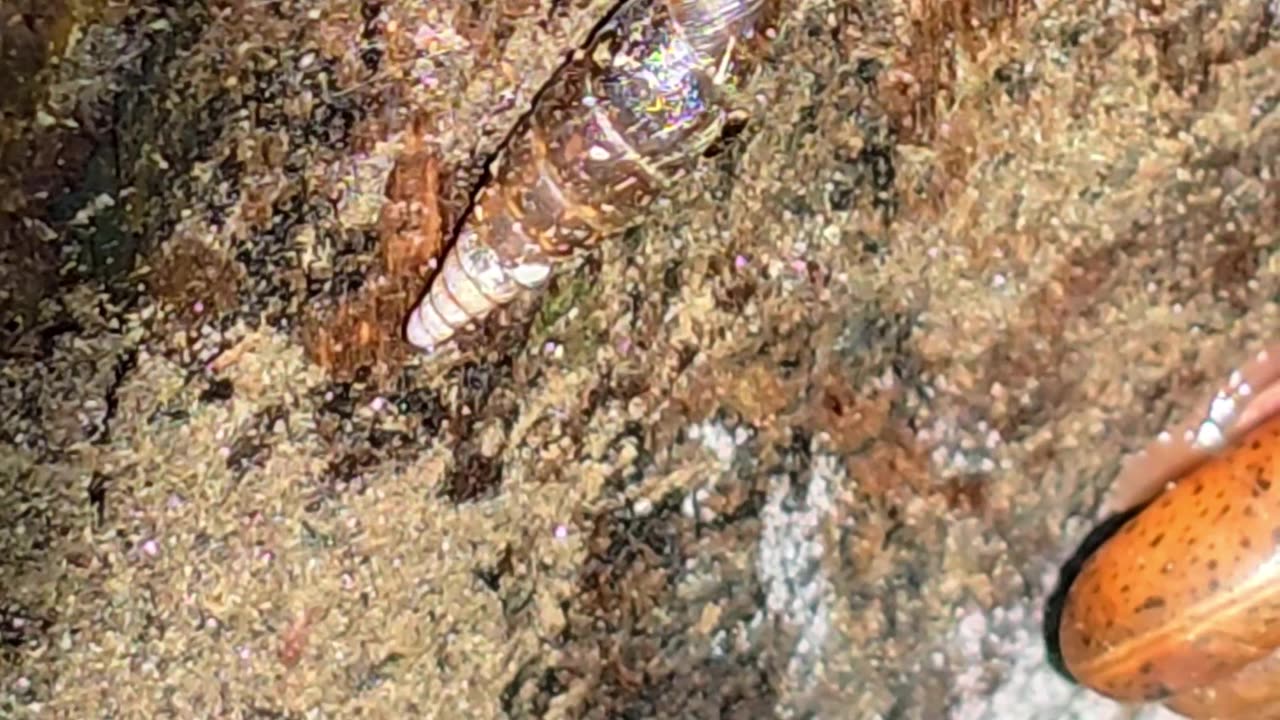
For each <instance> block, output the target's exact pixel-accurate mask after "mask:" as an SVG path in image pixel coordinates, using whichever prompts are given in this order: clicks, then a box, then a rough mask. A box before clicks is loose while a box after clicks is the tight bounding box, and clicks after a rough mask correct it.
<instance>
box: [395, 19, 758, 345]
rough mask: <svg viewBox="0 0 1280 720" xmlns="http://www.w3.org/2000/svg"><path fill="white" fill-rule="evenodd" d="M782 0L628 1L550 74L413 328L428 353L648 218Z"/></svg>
mask: <svg viewBox="0 0 1280 720" xmlns="http://www.w3.org/2000/svg"><path fill="white" fill-rule="evenodd" d="M781 5H782V0H665V1H664V0H628V2H625V3H624V4H623V5H622V6H621V7H620V8H619V9H618V11H617V12H616V13H615V14H614V16H613V17H612V18H610V19H609V21H608V22H606V23H604V24H603V25H602V26H601V27H600V28H599V29H598V30H597V32H595V33H594V34H593V35H592V37H591V38H590V39H589V40H588V41H587V43H586V45H585V47H584V48H583V52H579V53H577V54H576V55H575V56H574V58H573V60H571V61H570V62H569V63H568V64H566V65H565V66H564V67H562V68H561V69H560V70H559V71H558V72H557V73H556V75H555V76H554V77H553V78H552V80H551V82H550V83H549V86H548V87H547V88H546V90H545V91H544V93H543V97H542V98H541V99H540V101H539V102H538V103H537V105H536V106H535V107H534V108H533V110H532V112H531V113H530V114H529V115H528V116H526V117H525V118H524V119H522V120H521V124H520V126H518V127H517V128H516V132H515V133H513V139H512V140H511V142H510V143H509V144H508V145H507V147H506V148H505V149H504V150H503V153H502V157H501V159H500V160H499V166H498V168H497V170H496V172H495V173H494V179H493V181H492V182H491V183H489V184H488V185H486V186H485V187H484V188H482V189H481V190H480V192H479V194H478V195H477V196H476V198H475V202H474V204H473V206H472V208H471V211H470V213H469V214H468V215H467V217H466V219H465V220H464V221H463V224H462V227H461V229H460V230H459V232H458V236H457V238H456V241H455V242H454V244H453V247H452V248H450V250H449V252H448V254H447V255H446V256H445V260H444V263H443V265H442V266H441V267H440V270H439V272H438V273H437V274H436V276H435V277H434V278H433V279H432V281H431V284H430V285H429V286H428V288H427V291H426V293H425V294H424V295H423V297H422V299H421V300H419V302H418V304H417V306H416V307H414V309H413V311H412V312H411V314H410V317H409V319H408V322H407V325H406V329H405V335H406V338H407V339H408V340H409V342H410V343H412V344H413V345H416V346H418V347H419V348H422V349H424V350H427V351H431V350H434V349H436V348H439V347H441V346H442V345H444V344H445V343H447V342H448V341H449V340H450V339H451V338H453V336H454V335H455V334H456V333H457V332H458V331H459V330H461V329H462V328H464V327H467V326H469V325H472V324H474V323H476V322H478V321H480V320H481V319H483V318H484V317H486V316H487V315H489V314H490V313H491V312H493V311H494V310H495V309H497V308H498V307H500V306H502V305H505V304H507V303H510V302H511V301H513V300H514V299H515V298H516V297H517V296H518V295H519V294H520V293H521V292H523V291H538V290H541V289H542V288H543V287H545V285H546V283H547V282H548V280H549V279H550V277H551V273H552V271H553V269H554V267H555V266H556V264H557V263H559V262H562V261H563V260H565V259H566V258H568V257H569V256H571V255H572V254H573V253H574V252H576V251H577V250H578V249H581V248H586V247H589V246H591V245H593V244H594V243H596V242H598V241H599V240H600V239H601V238H604V237H608V236H611V235H614V234H616V233H619V232H621V231H623V230H626V229H627V228H629V227H632V226H634V225H637V224H639V223H641V222H643V221H644V219H645V217H646V215H647V211H648V209H649V207H650V205H651V204H652V202H653V200H654V199H655V198H656V197H657V196H659V195H660V194H661V193H662V192H663V191H665V190H666V189H667V188H668V187H670V185H671V184H672V183H674V182H675V181H677V180H679V179H680V178H682V177H684V176H685V175H687V174H688V173H689V172H690V171H691V170H692V169H693V167H694V165H695V164H696V163H697V161H698V159H699V158H700V157H701V155H702V153H703V151H704V150H706V149H707V147H709V146H710V145H711V143H713V142H714V141H715V140H716V139H717V138H719V137H720V135H721V132H722V129H723V127H724V125H725V123H726V121H727V120H728V118H729V115H730V113H731V112H732V111H733V110H735V109H737V103H739V102H740V101H741V97H742V94H741V90H742V86H743V85H744V84H745V83H746V81H747V80H748V79H749V78H750V76H751V75H752V74H753V73H754V72H755V69H756V68H757V67H758V66H759V63H760V61H761V60H762V59H763V57H764V54H765V48H766V46H767V44H768V42H769V41H770V40H772V38H773V37H774V35H775V34H776V30H777V22H778V21H779V19H780V15H781V13H780V7H781Z"/></svg>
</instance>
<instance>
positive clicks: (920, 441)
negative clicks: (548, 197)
mask: <svg viewBox="0 0 1280 720" xmlns="http://www.w3.org/2000/svg"><path fill="white" fill-rule="evenodd" d="M12 5H13V6H14V7H15V8H16V10H14V11H12V12H11V9H10V8H9V6H8V5H7V6H6V9H5V10H3V11H0V48H3V49H5V51H6V52H5V53H4V55H5V57H4V59H3V61H0V81H3V82H5V83H7V86H8V85H12V83H11V82H10V80H12V79H13V78H18V79H25V81H24V82H25V83H26V84H24V85H23V87H22V91H21V92H17V91H15V92H12V93H10V92H8V91H6V94H4V95H3V96H2V97H3V100H2V101H0V111H2V112H3V113H4V115H3V123H0V124H2V127H0V142H2V145H0V163H3V166H2V167H0V260H2V261H3V262H0V345H2V346H0V352H3V353H4V355H3V361H2V362H3V369H2V371H0V405H2V406H3V407H5V408H6V410H7V412H6V413H5V415H4V417H3V419H0V441H3V443H4V446H3V449H0V668H3V671H2V672H0V717H15V718H26V717H31V718H86V717H94V718H98V717H101V718H205V717H208V718H354V717H368V718H402V717H424V718H491V717H492V718H498V717H509V718H606V717H609V718H612V717H629V718H630V717H634V718H758V717H780V718H804V717H821V718H928V719H934V718H942V717H947V718H958V719H964V720H971V719H972V720H977V719H980V718H1028V717H1031V718H1055V719H1057V718H1061V719H1065V718H1072V717H1079V718H1102V719H1106V718H1111V717H1115V718H1119V717H1123V714H1122V713H1123V710H1122V709H1121V708H1119V707H1118V706H1116V705H1114V704H1112V703H1109V702H1107V701H1105V700H1102V699H1099V698H1097V697H1095V696H1091V695H1089V694H1088V693H1085V692H1084V691H1082V690H1079V689H1078V688H1075V687H1073V686H1072V685H1070V684H1068V683H1067V682H1065V681H1064V680H1062V679H1061V678H1060V677H1058V676H1057V675H1056V674H1055V673H1054V672H1053V671H1052V670H1051V669H1050V668H1049V667H1048V665H1047V664H1046V661H1045V652H1044V644H1043V641H1042V639H1041V624H1042V622H1041V620H1042V616H1041V613H1042V608H1043V601H1044V598H1045V596H1046V595H1047V594H1048V593H1049V592H1050V591H1051V590H1052V589H1053V585H1054V583H1055V581H1056V576H1057V569H1058V567H1059V565H1060V564H1061V562H1062V561H1063V560H1064V558H1066V557H1067V556H1068V555H1069V554H1070V553H1071V552H1072V550H1074V548H1075V545H1076V544H1077V543H1078V542H1079V541H1080V540H1081V538H1082V537H1083V536H1084V534H1085V533H1086V532H1087V531H1088V530H1089V528H1090V527H1091V524H1092V522H1093V512H1094V509H1095V508H1096V506H1097V504H1098V503H1099V502H1100V500H1101V497H1102V493H1103V491H1104V490H1105V488H1106V486H1107V483H1108V481H1109V480H1110V478H1111V477H1112V476H1114V474H1115V472H1116V470H1117V469H1118V467H1119V464H1120V462H1121V460H1122V459H1123V457H1124V456H1125V454H1126V453H1128V452H1131V451H1133V450H1135V449H1137V448H1138V447H1140V446H1141V445H1142V444H1144V443H1145V442H1146V441H1147V440H1148V438H1150V437H1151V436H1152V435H1154V434H1155V433H1156V432H1157V431H1158V430H1159V429H1160V428H1161V427H1162V426H1163V425H1164V424H1165V423H1166V422H1167V421H1168V420H1170V419H1172V418H1176V417H1179V416H1180V415H1181V414H1182V413H1185V412H1187V411H1189V410H1190V408H1191V407H1192V404H1193V403H1194V402H1195V401H1196V400H1197V399H1198V398H1199V396H1200V395H1202V394H1203V393H1205V392H1207V391H1208V390H1209V389H1211V388H1212V387H1213V386H1214V385H1215V384H1216V383H1217V382H1218V381H1219V380H1220V379H1222V378H1223V377H1225V375H1226V373H1227V372H1228V371H1229V370H1230V368H1231V367H1233V366H1234V365H1235V364H1237V363H1239V362H1240V361H1241V360H1242V359H1243V358H1244V357H1245V356H1246V355H1247V354H1248V353H1249V352H1250V351H1252V350H1254V349H1256V348H1257V347H1259V346H1260V345H1261V344H1262V343H1263V342H1264V341H1266V340H1268V339H1272V338H1274V337H1275V334H1276V327H1277V324H1278V323H1280V304H1278V301H1280V251H1278V248H1280V238H1278V236H1277V227H1280V222H1278V221H1280V180H1278V178H1280V160H1277V158H1280V102H1278V101H1280V73H1277V72H1276V68H1277V67H1280V42H1277V40H1278V39H1280V21H1278V20H1277V17H1278V16H1280V8H1278V7H1277V6H1276V4H1275V2H1268V1H1267V0H1166V1H1164V2H1145V1H1144V2H1115V3H1063V2H1058V3H1048V2H1041V3H1016V2H1013V1H1012V0H1010V1H1009V2H1003V1H1002V2H995V1H994V0H990V1H988V2H972V3H947V4H945V7H947V8H950V9H948V10H946V11H945V12H944V11H942V10H940V9H939V8H940V7H942V6H943V5H942V4H939V3H933V2H887V1H883V0H870V1H868V2H858V3H853V2H839V1H837V0H806V1H805V2H799V3H797V4H796V5H795V9H794V12H793V14H792V17H791V18H790V22H789V24H788V25H787V27H786V29H785V31H784V32H783V34H782V36H781V37H780V38H779V39H778V42H777V45H776V48H775V51H774V54H773V55H772V56H771V57H770V58H769V61H768V63H767V64H766V68H765V70H764V72H763V74H762V75H761V77H760V78H759V82H758V83H757V84H756V86H755V87H754V90H753V93H754V96H755V98H756V100H757V102H756V104H755V108H754V115H753V117H752V119H751V121H750V122H749V123H748V124H747V126H746V127H745V129H744V130H743V131H742V133H741V134H740V135H739V136H738V137H737V138H735V139H734V140H733V141H731V142H729V143H728V144H727V145H726V146H725V147H724V148H723V150H722V152H720V153H719V154H716V155H715V156H714V157H711V158H709V159H708V160H707V161H706V162H704V163H703V166H702V169H701V170H700V172H699V173H698V174H697V175H696V176H695V177H694V178H691V179H690V180H689V181H688V182H686V183H685V184H684V185H682V186H681V187H680V188H679V189H678V190H677V191H676V192H675V193H674V194H673V195H672V197H671V198H670V204H669V205H668V206H665V207H664V208H662V209H661V210H660V211H659V212H658V213H657V216H656V217H655V218H653V219H652V220H650V221H648V222H646V223H645V224H643V225H642V226H641V227H639V228H637V229H636V230H634V231H632V232H629V233H627V234H626V235H625V236H622V237H618V238H612V239H609V240H608V241H607V242H604V243H603V244H601V246H600V247H599V248H598V250H596V251H594V252H592V253H587V254H584V255H583V256H582V257H581V259H580V261H578V262H575V263H573V264H571V265H570V266H568V267H566V268H564V269H563V271H562V272H561V273H560V274H559V275H558V276H557V279H556V281H555V283H554V284H553V285H552V287H551V288H550V290H549V291H548V292H547V294H546V295H544V296H542V297H538V298H528V299H527V300H526V301H524V302H521V303H517V304H516V305H515V306H513V307H512V308H510V309H509V310H507V311H504V312H503V313H500V315H499V316H498V317H495V318H494V320H493V322H491V323H488V324H487V325H486V326H485V327H484V328H482V329H481V330H480V331H479V332H477V333H475V334H474V335H471V336H468V337H467V338H466V339H465V340H464V342H463V343H462V345H461V348H460V350H459V351H458V352H456V353H451V354H446V355H444V356H441V357H422V356H418V355H415V354H413V353H411V352H409V350H408V348H407V347H406V346H405V345H404V344H403V343H402V342H400V340H399V339H398V336H397V331H398V328H399V324H400V322H401V321H402V319H403V317H404V315H403V313H404V312H405V310H407V308H408V307H409V305H410V304H411V303H412V302H413V301H414V300H416V295H417V293H418V292H419V291H420V290H421V289H422V286H423V283H424V282H425V279H426V277H427V275H428V273H429V262H430V260H431V259H432V258H435V257H437V256H438V255H439V254H440V252H441V251H442V248H443V247H444V243H445V242H446V241H447V236H448V232H449V230H450V228H452V227H453V226H454V225H455V223H456V222H457V220H458V218H459V217H460V216H461V214H462V213H463V212H464V211H465V209H466V207H467V203H468V198H469V196H470V194H471V193H472V191H473V190H474V188H475V186H476V183H478V182H481V181H482V179H483V174H484V168H485V165H486V163H487V162H488V161H489V160H490V159H491V157H492V155H493V153H495V152H497V151H498V150H499V149H500V147H501V144H502V142H503V138H504V137H505V136H506V134H507V132H508V131H509V129H510V128H511V127H512V125H513V124H514V123H515V122H516V120H517V119H518V118H519V117H520V115H521V114H522V113H524V112H525V111H527V110H528V107H529V105H530V103H531V102H532V101H533V98H534V96H535V94H536V93H537V91H538V89H539V88H540V87H541V86H542V84H543V83H544V82H546V80H547V79H548V77H550V75H551V74H552V73H553V72H554V70H555V69H556V67H557V66H558V65H559V63H560V62H561V61H562V60H563V58H564V57H565V56H566V54H567V53H568V52H569V51H570V50H571V49H572V48H574V47H575V46H576V45H577V44H579V43H580V42H582V40H583V39H584V38H585V36H586V34H587V33H588V32H589V31H590V30H591V28H592V27H593V25H594V24H595V23H596V22H597V21H598V20H599V19H600V18H601V17H602V16H603V15H604V14H605V13H607V12H608V10H609V8H610V5H611V3H610V2H608V1H607V0H572V1H565V0H502V1H500V2H492V3H473V2H465V1H464V0H434V1H433V2H420V1H418V0H387V1H385V2H375V1H374V0H363V2H360V1H356V0H345V1H343V0H309V1H306V2H304V1H302V0H275V1H272V2H258V1H256V0H208V1H207V2H196V3H153V4H149V5H148V4H145V3H125V4H120V3H111V2H106V1H89V0H84V1H83V2H73V1H71V0H67V2H60V3H25V4H24V3H22V2H18V3H14V4H12ZM28 5H29V6H30V7H26V6H28ZM961 7H963V8H964V10H963V11H961V10H959V9H957V8H961ZM3 13H10V15H9V16H8V18H9V19H8V20H7V21H6V20H5V17H6V16H4V15H3ZM15 17H16V18H18V20H14V18H15ZM14 48H17V50H13V49H14ZM14 82H16V81H14ZM1146 712H1148V713H1149V715H1148V716H1149V717H1154V716H1155V713H1156V711H1154V710H1148V711H1146Z"/></svg>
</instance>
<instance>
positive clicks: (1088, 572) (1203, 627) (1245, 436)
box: [1058, 345, 1280, 720]
mask: <svg viewBox="0 0 1280 720" xmlns="http://www.w3.org/2000/svg"><path fill="white" fill-rule="evenodd" d="M1165 487H1167V489H1166V490H1165V491H1164V492H1163V494H1158V493H1159V491H1160V489H1161V488H1165ZM1153 496H1154V499H1153V500H1151V502H1150V504H1148V505H1147V506H1146V507H1145V508H1143V509H1141V511H1139V512H1137V514H1135V515H1134V516H1133V517H1131V518H1130V519H1129V520H1128V521H1127V522H1125V523H1124V524H1123V525H1122V526H1121V528H1120V529H1119V531H1118V532H1116V534H1115V535H1113V536H1112V537H1111V538H1110V539H1109V540H1107V541H1106V542H1105V543H1104V544H1103V545H1102V546H1101V547H1100V548H1098V550H1097V551H1096V552H1094V553H1093V554H1092V555H1091V556H1090V557H1089V558H1088V559H1087V560H1086V561H1085V562H1084V565H1083V567H1082V568H1081V571H1080V574H1079V575H1078V576H1077V577H1076V578H1075V580H1074V581H1073V582H1072V584H1071V586H1070V588H1069V590H1068V591H1067V595H1066V600H1065V603H1064V606H1063V609H1062V619H1061V623H1060V624H1059V626H1058V627H1059V633H1058V643H1059V650H1060V652H1061V654H1062V659H1063V662H1064V664H1065V666H1066V668H1067V669H1068V671H1069V672H1070V673H1071V674H1072V676H1073V677H1074V678H1075V679H1076V680H1077V681H1078V682H1080V683H1081V684H1082V685H1085V686H1086V687H1089V688H1091V689H1093V690H1095V691H1097V692H1099V693H1101V694H1103V695H1106V696H1109V697H1111V698H1114V699H1116V700H1119V701H1123V702H1143V701H1159V702H1163V703H1165V705H1166V706H1167V707H1169V709H1171V710H1173V711H1174V712H1177V713H1179V714H1182V715H1184V716H1186V717H1189V718H1201V719H1204V718H1218V719H1220V720H1236V719H1241V720H1243V719H1245V718H1248V719H1249V720H1265V719H1266V718H1280V345H1274V346H1271V347H1268V348H1267V349H1265V350H1263V351H1261V352H1259V353H1257V354H1256V355H1254V356H1253V357H1252V358H1251V359H1250V361H1249V362H1248V363H1246V364H1245V365H1244V366H1242V367H1241V368H1240V369H1239V370H1237V371H1236V372H1234V373H1232V375H1231V378H1230V380H1229V381H1228V383H1227V384H1226V385H1225V386H1224V387H1223V388H1221V389H1220V390H1219V391H1218V392H1217V393H1215V395H1214V396H1213V398H1212V399H1211V400H1210V401H1209V402H1208V403H1207V406H1206V412H1205V413H1204V414H1202V415H1200V416H1197V418H1195V419H1193V420H1192V421H1191V422H1188V423H1187V424H1185V425H1183V426H1181V427H1179V428H1177V429H1176V430H1175V431H1172V432H1169V433H1162V434H1161V437H1160V438H1158V439H1157V440H1156V441H1155V442H1154V443H1152V445H1151V446H1150V447H1148V448H1147V449H1146V450H1145V451H1144V452H1143V453H1140V454H1139V455H1138V456H1135V458H1134V459H1133V460H1132V461H1130V462H1129V463H1128V465H1127V466H1126V467H1125V469H1124V470H1123V471H1122V472H1121V474H1120V476H1119V477H1118V478H1117V480H1116V486H1115V487H1114V488H1113V492H1112V495H1111V497H1110V498H1109V500H1108V503H1107V505H1108V506H1109V509H1110V510H1111V511H1123V510H1125V509H1127V508H1128V507H1131V506H1135V505H1137V504H1139V503H1141V502H1143V501H1146V500H1147V499H1149V498H1151V497H1153Z"/></svg>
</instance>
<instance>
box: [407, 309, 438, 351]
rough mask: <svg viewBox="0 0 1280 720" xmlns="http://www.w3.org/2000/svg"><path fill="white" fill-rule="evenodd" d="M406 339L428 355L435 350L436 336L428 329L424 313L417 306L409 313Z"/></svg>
mask: <svg viewBox="0 0 1280 720" xmlns="http://www.w3.org/2000/svg"><path fill="white" fill-rule="evenodd" d="M404 339H405V340H408V341H409V344H410V345H413V346H414V347H416V348H418V349H419V350H421V351H423V352H424V353H426V354H428V355H430V354H432V353H434V352H435V349H436V338H435V337H433V336H432V334H431V332H430V331H429V330H427V326H426V324H425V323H423V322H422V314H421V313H419V312H418V308H416V307H415V308H414V309H413V312H411V313H409V320H408V321H407V322H406V323H405V327H404Z"/></svg>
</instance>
